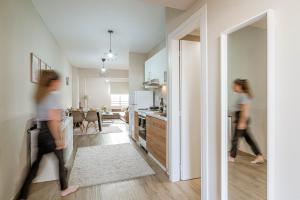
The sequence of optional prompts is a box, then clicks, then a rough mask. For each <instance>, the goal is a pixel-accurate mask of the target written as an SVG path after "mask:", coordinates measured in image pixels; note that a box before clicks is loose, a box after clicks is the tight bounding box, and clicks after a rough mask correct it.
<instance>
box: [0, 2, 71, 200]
mask: <svg viewBox="0 0 300 200" xmlns="http://www.w3.org/2000/svg"><path fill="white" fill-rule="evenodd" d="M0 41H1V45H0V57H1V59H0V70H1V72H0V94H1V98H0V130H1V131H0V136H1V139H0V180H1V181H0V199H3V200H9V199H12V198H13V196H14V195H15V194H16V192H17V190H18V189H19V187H20V184H21V182H22V179H23V177H24V173H25V172H26V170H27V169H26V167H27V162H26V161H27V154H26V153H27V140H26V133H25V132H26V128H27V125H28V124H27V122H28V120H29V119H30V118H31V117H32V113H34V106H33V105H34V104H33V100H32V94H33V91H34V88H35V86H36V85H35V84H32V83H31V82H30V53H31V52H34V53H35V54H37V55H38V56H39V57H41V58H42V59H43V60H45V61H46V62H47V63H48V64H50V65H51V66H53V67H54V68H55V69H56V70H58V71H59V72H60V73H61V75H62V77H63V83H64V86H63V88H62V90H63V100H64V101H63V103H64V106H65V107H69V106H71V104H72V89H71V88H72V86H71V85H69V86H65V77H66V76H69V77H70V79H71V78H72V73H71V66H70V65H69V63H68V61H67V60H66V58H65V57H64V56H63V53H62V51H61V49H60V48H59V46H58V45H57V43H56V41H55V39H54V38H53V37H52V35H51V34H50V33H49V31H48V29H47V28H46V26H45V25H44V23H43V21H42V20H41V18H40V16H39V15H38V13H37V12H36V10H35V8H34V7H33V5H32V2H31V1H30V0H24V1H18V0H2V1H0Z"/></svg>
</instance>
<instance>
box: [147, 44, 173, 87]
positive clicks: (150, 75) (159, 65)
mask: <svg viewBox="0 0 300 200" xmlns="http://www.w3.org/2000/svg"><path fill="white" fill-rule="evenodd" d="M167 66H168V58H167V49H166V48H164V49H162V50H160V51H159V52H158V53H157V54H155V55H154V56H152V57H151V58H150V59H149V60H147V61H146V62H145V81H150V80H152V79H158V80H159V83H160V84H163V83H165V82H166V80H165V73H166V72H167Z"/></svg>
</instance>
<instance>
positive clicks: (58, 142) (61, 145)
mask: <svg viewBox="0 0 300 200" xmlns="http://www.w3.org/2000/svg"><path fill="white" fill-rule="evenodd" d="M55 144H56V149H57V150H61V149H64V148H65V142H64V140H55Z"/></svg>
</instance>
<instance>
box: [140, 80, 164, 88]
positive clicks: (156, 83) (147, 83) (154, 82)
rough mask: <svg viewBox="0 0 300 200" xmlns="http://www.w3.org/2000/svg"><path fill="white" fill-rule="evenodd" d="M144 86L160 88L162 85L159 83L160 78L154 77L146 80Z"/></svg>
mask: <svg viewBox="0 0 300 200" xmlns="http://www.w3.org/2000/svg"><path fill="white" fill-rule="evenodd" d="M143 85H144V87H145V88H147V89H148V88H149V89H150V88H153V89H156V88H160V87H161V84H160V83H159V80H158V79H152V80H150V81H145V82H144V83H143Z"/></svg>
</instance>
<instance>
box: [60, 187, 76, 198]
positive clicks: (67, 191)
mask: <svg viewBox="0 0 300 200" xmlns="http://www.w3.org/2000/svg"><path fill="white" fill-rule="evenodd" d="M78 188H79V187H78V186H69V187H68V188H67V189H65V190H63V191H61V196H62V197H65V196H68V195H69V194H72V193H74V192H76V191H77V190H78Z"/></svg>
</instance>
